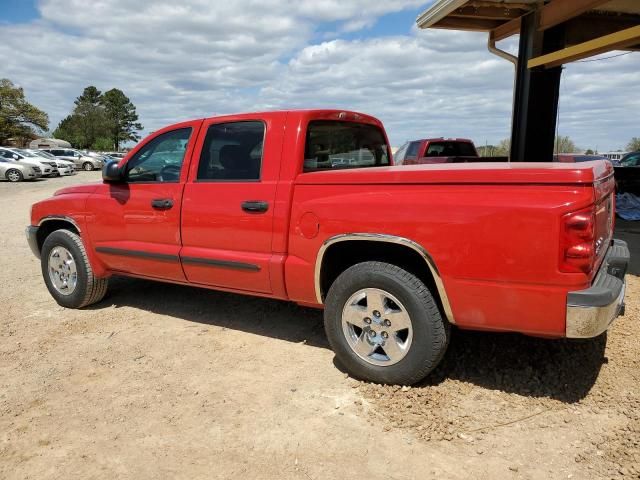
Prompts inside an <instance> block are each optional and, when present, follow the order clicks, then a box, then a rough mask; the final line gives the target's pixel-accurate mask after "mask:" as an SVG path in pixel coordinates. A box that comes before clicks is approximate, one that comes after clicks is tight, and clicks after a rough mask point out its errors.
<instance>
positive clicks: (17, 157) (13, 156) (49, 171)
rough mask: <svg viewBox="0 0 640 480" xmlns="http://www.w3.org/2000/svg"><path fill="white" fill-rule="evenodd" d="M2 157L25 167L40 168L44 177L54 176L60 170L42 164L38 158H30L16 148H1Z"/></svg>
mask: <svg viewBox="0 0 640 480" xmlns="http://www.w3.org/2000/svg"><path fill="white" fill-rule="evenodd" d="M0 157H2V158H5V159H7V160H13V161H15V162H20V163H22V164H25V165H31V166H33V167H38V169H39V170H40V172H41V173H42V176H43V177H51V176H53V175H57V174H58V169H57V168H56V167H52V166H51V165H48V164H46V163H44V162H40V161H39V160H38V158H37V157H36V158H32V157H28V156H27V155H25V154H24V153H22V152H20V151H19V150H16V149H14V148H5V147H0Z"/></svg>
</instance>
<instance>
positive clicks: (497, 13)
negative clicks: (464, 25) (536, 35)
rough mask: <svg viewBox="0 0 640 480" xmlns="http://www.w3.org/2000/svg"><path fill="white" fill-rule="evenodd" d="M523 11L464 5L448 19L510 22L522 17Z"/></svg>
mask: <svg viewBox="0 0 640 480" xmlns="http://www.w3.org/2000/svg"><path fill="white" fill-rule="evenodd" d="M523 13H525V11H523V10H520V9H517V8H505V7H504V6H503V7H497V6H493V7H484V6H483V7H474V6H470V5H465V6H464V7H460V8H458V9H456V10H454V11H453V12H451V13H450V14H449V15H448V16H449V17H465V18H484V19H490V20H510V19H512V18H517V17H520V16H522V14H523Z"/></svg>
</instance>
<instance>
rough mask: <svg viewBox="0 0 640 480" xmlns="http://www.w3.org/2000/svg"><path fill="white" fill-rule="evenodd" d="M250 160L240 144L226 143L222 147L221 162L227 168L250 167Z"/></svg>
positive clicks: (240, 168)
mask: <svg viewBox="0 0 640 480" xmlns="http://www.w3.org/2000/svg"><path fill="white" fill-rule="evenodd" d="M250 160H251V159H250V157H249V155H247V153H246V151H245V149H244V148H242V146H240V145H225V146H224V147H222V148H221V149H220V164H221V165H222V166H223V167H224V168H225V170H244V169H246V168H248V166H249V161H250Z"/></svg>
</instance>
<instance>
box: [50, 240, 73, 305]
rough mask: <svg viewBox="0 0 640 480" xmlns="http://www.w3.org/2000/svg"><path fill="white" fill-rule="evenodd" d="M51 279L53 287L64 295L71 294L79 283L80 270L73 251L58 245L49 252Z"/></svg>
mask: <svg viewBox="0 0 640 480" xmlns="http://www.w3.org/2000/svg"><path fill="white" fill-rule="evenodd" d="M48 266H49V279H50V280H51V284H52V285H53V288H55V289H56V290H57V291H58V292H59V293H61V294H62V295H71V294H72V293H73V292H74V291H75V289H76V285H77V283H78V270H77V269H76V262H75V260H74V259H73V256H72V255H71V252H70V251H69V250H67V249H66V248H64V247H61V246H59V245H58V246H56V247H54V248H53V249H52V250H51V253H50V254H49V263H48Z"/></svg>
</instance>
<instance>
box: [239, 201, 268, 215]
mask: <svg viewBox="0 0 640 480" xmlns="http://www.w3.org/2000/svg"><path fill="white" fill-rule="evenodd" d="M242 210H244V211H245V212H249V213H264V212H266V211H267V210H269V204H268V203H267V202H263V201H262V200H247V201H246V202H242Z"/></svg>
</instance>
